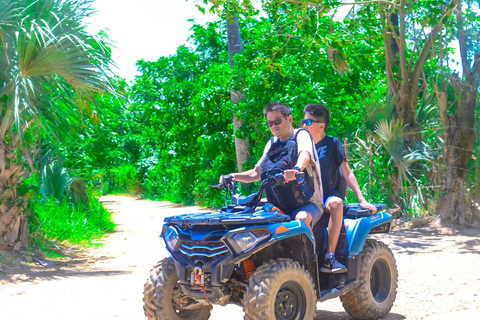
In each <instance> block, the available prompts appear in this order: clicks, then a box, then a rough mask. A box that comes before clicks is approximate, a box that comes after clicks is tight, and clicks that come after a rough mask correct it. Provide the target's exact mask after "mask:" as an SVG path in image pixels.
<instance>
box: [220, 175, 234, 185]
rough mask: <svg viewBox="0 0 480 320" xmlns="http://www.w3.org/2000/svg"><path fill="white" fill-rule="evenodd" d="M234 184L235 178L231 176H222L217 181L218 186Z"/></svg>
mask: <svg viewBox="0 0 480 320" xmlns="http://www.w3.org/2000/svg"><path fill="white" fill-rule="evenodd" d="M232 181H233V182H235V177H234V176H233V175H232V174H224V175H221V176H220V179H219V180H218V184H220V185H224V184H228V183H231V182H232Z"/></svg>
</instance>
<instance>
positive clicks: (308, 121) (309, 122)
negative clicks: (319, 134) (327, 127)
mask: <svg viewBox="0 0 480 320" xmlns="http://www.w3.org/2000/svg"><path fill="white" fill-rule="evenodd" d="M312 122H316V123H325V122H323V121H317V120H312V119H304V120H302V124H306V125H307V126H311V125H312Z"/></svg>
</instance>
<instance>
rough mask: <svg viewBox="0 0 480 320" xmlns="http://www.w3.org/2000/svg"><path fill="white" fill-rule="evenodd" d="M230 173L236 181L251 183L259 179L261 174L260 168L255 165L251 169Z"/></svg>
mask: <svg viewBox="0 0 480 320" xmlns="http://www.w3.org/2000/svg"><path fill="white" fill-rule="evenodd" d="M231 175H232V176H233V177H234V178H235V180H236V181H239V182H243V183H251V182H255V181H258V180H260V178H261V176H262V169H260V168H259V167H257V166H255V168H253V169H250V170H247V171H244V172H237V173H231Z"/></svg>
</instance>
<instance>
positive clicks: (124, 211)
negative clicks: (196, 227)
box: [0, 196, 480, 320]
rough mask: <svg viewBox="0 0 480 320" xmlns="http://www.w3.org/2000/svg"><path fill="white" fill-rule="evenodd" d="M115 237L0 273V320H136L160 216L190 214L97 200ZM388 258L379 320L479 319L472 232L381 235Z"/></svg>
mask: <svg viewBox="0 0 480 320" xmlns="http://www.w3.org/2000/svg"><path fill="white" fill-rule="evenodd" d="M102 201H103V202H104V204H105V205H106V206H107V208H108V209H109V210H110V211H111V212H113V214H114V219H115V222H116V223H117V224H118V227H117V230H116V232H114V233H112V234H111V235H110V236H109V237H108V238H106V239H105V241H104V245H103V246H100V247H97V248H93V249H89V250H88V251H85V252H78V251H74V252H72V253H68V252H66V254H67V255H68V256H69V257H68V258H67V259H64V260H62V261H49V262H53V263H54V265H53V266H50V267H42V266H40V265H37V264H29V265H26V266H25V265H24V266H22V267H17V268H4V269H3V270H1V271H0V319H1V320H27V319H41V320H43V319H48V320H67V319H68V320H77V319H78V320H80V319H82V320H85V319H88V320H110V319H112V320H114V319H120V320H137V319H139V320H140V319H146V318H145V316H144V314H143V304H142V293H143V285H144V283H145V280H146V277H147V274H148V272H149V270H150V268H151V267H152V266H153V265H154V263H155V262H156V261H158V260H160V259H161V258H163V257H164V256H166V252H165V249H164V248H163V244H162V243H161V241H160V239H159V233H160V231H161V226H162V222H163V218H164V217H165V216H168V215H174V214H180V213H188V212H198V211H200V209H198V208H195V207H182V206H175V205H172V204H170V203H167V202H153V201H146V200H137V199H134V198H128V197H121V196H105V197H103V198H102ZM382 241H384V242H385V243H387V244H388V245H389V247H390V248H391V249H392V251H393V252H394V255H395V258H396V261H397V266H398V271H399V285H398V293H397V299H396V302H395V304H394V307H393V308H392V310H391V312H390V313H389V314H388V315H387V316H386V317H385V319H389V320H400V319H429V320H433V319H461V320H464V319H479V318H480V296H479V295H480V229H461V230H458V229H448V228H442V229H439V228H431V227H421V228H410V229H395V230H393V231H392V232H391V233H390V234H389V235H385V236H382ZM211 319H213V320H224V319H229V320H240V319H243V312H242V309H241V308H240V307H238V306H226V307H220V306H214V308H213V311H212V316H211ZM315 319H316V320H320V319H325V320H333V319H351V317H350V316H349V315H348V314H347V313H346V312H345V311H344V310H343V308H342V305H341V303H340V300H339V299H334V300H329V301H326V302H323V303H318V304H317V313H316V318H315Z"/></svg>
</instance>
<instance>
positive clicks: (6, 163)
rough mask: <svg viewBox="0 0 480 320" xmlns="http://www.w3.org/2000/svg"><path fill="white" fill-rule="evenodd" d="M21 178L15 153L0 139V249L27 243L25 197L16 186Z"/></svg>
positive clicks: (19, 246)
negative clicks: (9, 150)
mask: <svg viewBox="0 0 480 320" xmlns="http://www.w3.org/2000/svg"><path fill="white" fill-rule="evenodd" d="M22 180H23V170H22V165H21V164H19V163H18V162H17V155H16V153H14V152H8V149H7V147H5V145H4V141H0V249H2V250H5V249H13V250H18V249H20V248H21V247H24V246H26V245H27V244H28V237H29V234H28V219H27V215H28V212H27V211H26V207H27V206H26V204H27V197H28V196H20V195H19V194H18V191H17V188H18V187H19V186H20V185H21V183H22Z"/></svg>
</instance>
